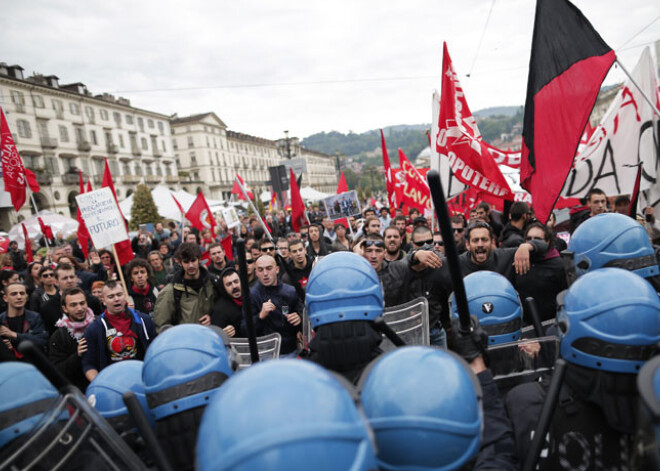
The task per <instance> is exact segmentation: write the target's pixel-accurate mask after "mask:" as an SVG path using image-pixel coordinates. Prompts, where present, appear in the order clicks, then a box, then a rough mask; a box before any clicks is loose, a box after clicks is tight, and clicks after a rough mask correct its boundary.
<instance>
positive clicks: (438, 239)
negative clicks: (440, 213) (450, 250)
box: [433, 231, 445, 256]
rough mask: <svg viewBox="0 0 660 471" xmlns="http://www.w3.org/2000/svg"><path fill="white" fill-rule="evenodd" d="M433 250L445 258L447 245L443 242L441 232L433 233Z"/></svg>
mask: <svg viewBox="0 0 660 471" xmlns="http://www.w3.org/2000/svg"><path fill="white" fill-rule="evenodd" d="M433 250H435V251H436V252H438V253H441V254H442V255H443V256H444V255H445V243H444V241H443V240H442V234H441V233H440V231H435V232H434V233H433Z"/></svg>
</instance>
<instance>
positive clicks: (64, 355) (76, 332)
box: [48, 287, 94, 391]
mask: <svg viewBox="0 0 660 471" xmlns="http://www.w3.org/2000/svg"><path fill="white" fill-rule="evenodd" d="M61 302H62V311H63V312H64V314H63V315H62V318H61V319H60V320H58V321H57V322H56V323H55V327H57V329H56V330H55V332H54V333H53V335H51V336H50V342H49V349H48V356H49V357H50V359H51V361H52V362H53V364H54V365H55V366H56V367H57V369H58V370H60V371H61V372H62V374H63V375H64V376H65V377H66V378H67V379H68V380H69V381H71V383H73V385H74V386H77V387H78V388H79V389H80V390H81V391H84V390H85V389H86V388H87V385H88V384H89V381H87V378H85V375H84V374H83V370H82V362H81V358H82V356H83V354H84V353H85V352H86V351H87V342H86V341H85V338H84V337H83V335H84V333H85V330H86V329H87V327H89V326H90V324H91V323H92V322H94V311H92V309H91V308H90V307H89V306H87V297H86V296H85V292H84V291H83V290H82V289H81V288H78V287H75V288H71V289H68V290H66V291H64V293H62V301H61Z"/></svg>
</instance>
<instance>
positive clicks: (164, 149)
mask: <svg viewBox="0 0 660 471" xmlns="http://www.w3.org/2000/svg"><path fill="white" fill-rule="evenodd" d="M160 143H161V144H162V146H161V147H162V148H163V152H167V144H165V139H163V140H162V141H160Z"/></svg>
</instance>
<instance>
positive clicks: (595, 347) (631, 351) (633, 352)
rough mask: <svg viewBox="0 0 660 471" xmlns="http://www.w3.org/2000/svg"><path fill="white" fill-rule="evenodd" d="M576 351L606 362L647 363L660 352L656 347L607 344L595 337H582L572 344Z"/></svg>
mask: <svg viewBox="0 0 660 471" xmlns="http://www.w3.org/2000/svg"><path fill="white" fill-rule="evenodd" d="M571 347H573V348H574V349H575V350H579V351H581V352H584V353H586V354H587V355H593V356H595V357H599V358H603V359H604V360H605V361H606V360H628V361H641V362H645V361H646V360H648V359H649V358H651V357H652V356H653V355H655V354H656V353H657V351H658V348H657V347H656V346H655V345H626V344H619V343H610V342H605V341H603V340H601V339H597V338H594V337H581V338H579V339H576V340H575V341H574V342H573V343H572V344H571Z"/></svg>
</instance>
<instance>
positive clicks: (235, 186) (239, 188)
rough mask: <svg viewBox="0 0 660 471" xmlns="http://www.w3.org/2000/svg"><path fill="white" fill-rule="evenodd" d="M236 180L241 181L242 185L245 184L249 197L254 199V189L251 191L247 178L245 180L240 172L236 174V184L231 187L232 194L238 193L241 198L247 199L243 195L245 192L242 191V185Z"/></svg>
mask: <svg viewBox="0 0 660 471" xmlns="http://www.w3.org/2000/svg"><path fill="white" fill-rule="evenodd" d="M236 180H238V181H239V182H241V185H242V186H243V188H244V189H245V191H246V193H247V195H248V198H250V199H251V200H253V199H254V194H253V193H252V191H250V187H248V186H247V184H246V183H245V180H243V179H242V178H241V176H240V175H239V174H238V173H237V174H236V179H235V180H234V186H232V187H231V194H232V195H237V197H238V199H239V200H244V199H245V195H243V192H242V191H241V187H240V186H239V185H238V182H237V181H236Z"/></svg>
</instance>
